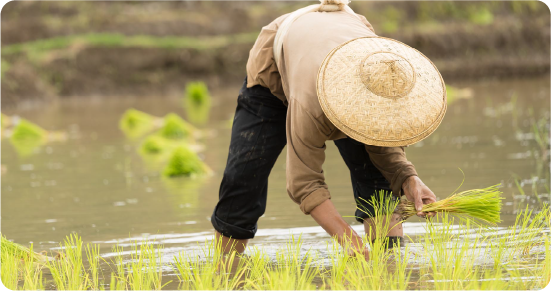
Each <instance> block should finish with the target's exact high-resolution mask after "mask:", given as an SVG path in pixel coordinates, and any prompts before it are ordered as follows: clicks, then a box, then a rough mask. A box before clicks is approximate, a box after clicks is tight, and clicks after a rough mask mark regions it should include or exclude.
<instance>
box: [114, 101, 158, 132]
mask: <svg viewBox="0 0 551 291" xmlns="http://www.w3.org/2000/svg"><path fill="white" fill-rule="evenodd" d="M155 119H156V117H155V116H152V115H149V114H147V113H145V112H142V111H139V110H136V109H133V108H130V109H128V110H126V111H125V112H124V114H123V115H122V117H121V119H120V120H119V128H120V129H121V130H122V131H123V132H124V133H125V134H126V136H128V137H129V138H138V137H141V136H143V135H145V134H146V133H148V132H150V131H151V130H153V128H154V127H155Z"/></svg>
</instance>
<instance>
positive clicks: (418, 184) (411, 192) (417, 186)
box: [402, 176, 436, 218]
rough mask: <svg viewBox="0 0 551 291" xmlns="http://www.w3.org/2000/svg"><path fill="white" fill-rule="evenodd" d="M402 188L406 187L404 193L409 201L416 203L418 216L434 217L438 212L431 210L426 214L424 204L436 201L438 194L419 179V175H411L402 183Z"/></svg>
mask: <svg viewBox="0 0 551 291" xmlns="http://www.w3.org/2000/svg"><path fill="white" fill-rule="evenodd" d="M402 189H404V195H406V198H407V199H408V200H409V201H413V203H415V210H417V216H419V217H424V218H427V217H433V216H435V215H436V212H429V213H427V214H426V215H425V213H424V212H423V211H421V210H422V209H423V204H430V203H433V202H436V196H435V195H434V193H432V191H431V190H430V189H429V187H427V185H425V183H423V181H421V179H419V177H417V176H411V177H409V178H407V179H406V181H405V182H404V183H403V184H402Z"/></svg>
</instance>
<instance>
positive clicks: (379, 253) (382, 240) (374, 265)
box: [332, 191, 411, 290]
mask: <svg viewBox="0 0 551 291" xmlns="http://www.w3.org/2000/svg"><path fill="white" fill-rule="evenodd" d="M367 202H368V203H369V204H371V206H373V209H374V212H373V213H368V211H367V210H366V209H360V210H361V211H363V212H365V213H366V214H368V215H369V216H370V217H372V221H373V223H372V224H370V229H369V230H366V231H367V233H366V235H365V237H364V240H366V241H367V242H368V245H369V249H370V252H369V261H366V260H365V259H363V256H362V254H360V253H357V254H356V255H355V256H353V257H351V258H349V259H348V260H347V261H346V263H345V267H344V268H343V267H340V268H339V269H341V270H342V269H344V273H343V274H342V275H341V274H339V275H338V276H337V280H338V278H339V277H342V279H344V280H343V281H345V282H346V283H345V285H344V286H341V287H346V288H347V289H357V290H358V289H368V290H388V289H394V288H400V289H401V288H405V287H406V286H407V281H408V279H409V277H410V276H411V271H406V265H407V260H408V257H409V255H407V253H406V255H405V256H404V257H403V256H402V255H401V252H400V245H399V243H398V245H397V246H395V247H394V248H393V250H392V251H388V248H389V238H388V236H387V235H388V232H389V231H390V229H391V223H390V222H391V221H390V219H389V217H390V216H391V215H392V213H394V211H395V209H396V207H397V205H398V201H397V200H395V199H393V198H392V196H391V195H390V193H387V192H385V191H380V192H378V193H376V194H375V195H373V196H372V197H371V200H370V201H367ZM407 251H408V249H407V248H406V252H407ZM393 255H394V256H393ZM401 271H402V272H403V273H402V274H398V272H401ZM401 279H402V280H404V281H403V282H400V281H399V280H401ZM332 285H337V286H338V285H340V284H339V283H338V282H335V279H333V280H332Z"/></svg>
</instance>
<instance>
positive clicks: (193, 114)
mask: <svg viewBox="0 0 551 291" xmlns="http://www.w3.org/2000/svg"><path fill="white" fill-rule="evenodd" d="M184 102H185V104H184V107H185V108H186V113H187V117H188V118H189V120H191V121H192V122H193V123H197V124H204V123H205V122H206V121H207V120H208V118H209V111H210V105H211V97H210V94H209V90H208V88H207V86H206V85H205V83H203V82H191V83H188V84H187V86H186V98H185V99H184Z"/></svg>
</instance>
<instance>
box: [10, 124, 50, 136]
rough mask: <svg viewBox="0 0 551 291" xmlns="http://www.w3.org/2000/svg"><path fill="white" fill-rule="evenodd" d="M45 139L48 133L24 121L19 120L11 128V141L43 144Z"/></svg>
mask: <svg viewBox="0 0 551 291" xmlns="http://www.w3.org/2000/svg"><path fill="white" fill-rule="evenodd" d="M47 137H48V132H47V131H46V130H44V129H42V128H41V127H40V126H38V125H36V124H34V123H32V122H30V121H28V120H26V119H21V120H20V121H19V123H18V124H17V125H16V126H15V127H14V128H13V132H12V134H11V140H12V141H21V142H34V141H40V142H44V141H46V139H47Z"/></svg>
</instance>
